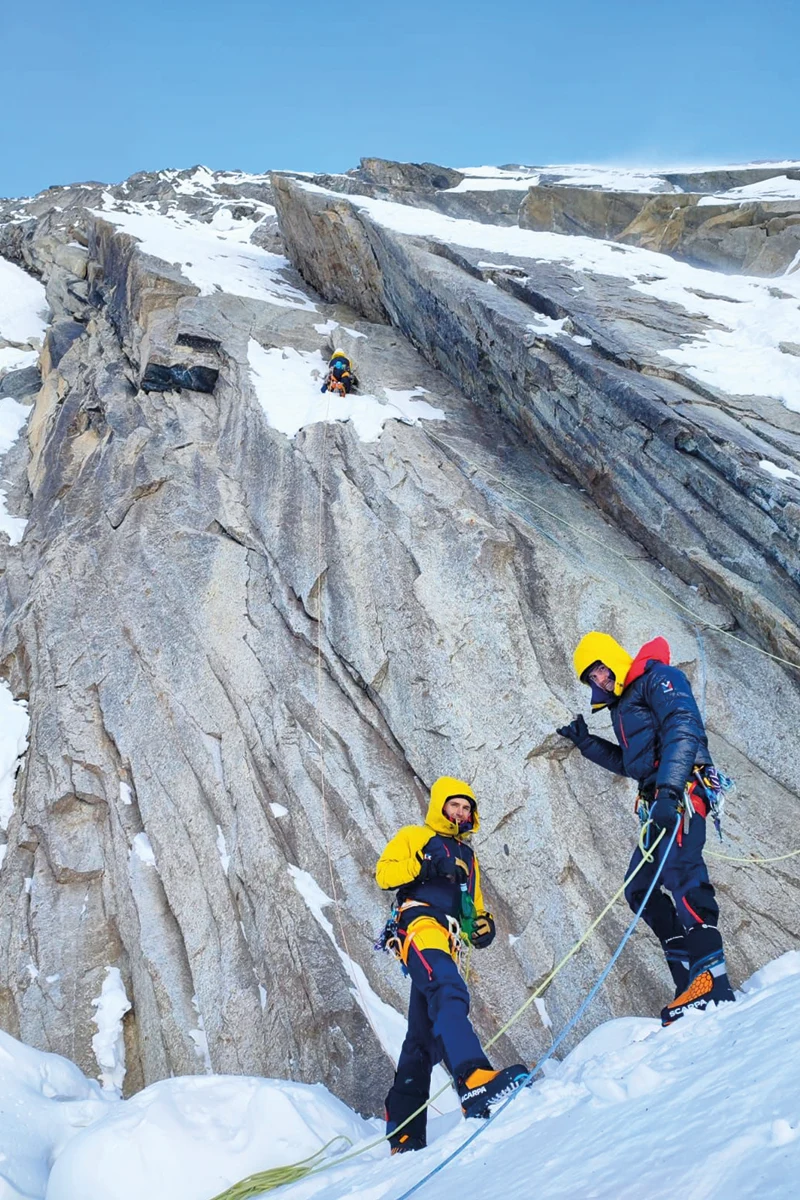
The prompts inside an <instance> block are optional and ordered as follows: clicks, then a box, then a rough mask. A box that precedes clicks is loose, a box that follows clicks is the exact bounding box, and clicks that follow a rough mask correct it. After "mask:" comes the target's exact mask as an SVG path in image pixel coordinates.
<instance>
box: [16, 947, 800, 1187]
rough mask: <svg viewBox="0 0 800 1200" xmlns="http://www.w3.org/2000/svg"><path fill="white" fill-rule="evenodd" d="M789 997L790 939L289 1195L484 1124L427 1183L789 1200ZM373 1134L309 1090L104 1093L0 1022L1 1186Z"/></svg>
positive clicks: (229, 1158) (114, 1181) (240, 1081)
mask: <svg viewBox="0 0 800 1200" xmlns="http://www.w3.org/2000/svg"><path fill="white" fill-rule="evenodd" d="M799 1009H800V952H792V953H789V954H785V955H783V957H782V958H779V959H776V960H775V961H774V962H772V963H769V964H768V965H767V966H766V967H764V968H763V969H762V970H761V971H759V972H758V973H757V974H756V975H754V976H753V978H752V979H751V980H749V981H748V982H747V983H746V984H745V985H744V988H743V991H742V992H741V993H739V999H738V1003H737V1004H736V1005H727V1006H725V1007H723V1008H721V1009H717V1010H716V1011H713V1012H709V1013H705V1014H691V1015H689V1016H687V1017H685V1018H684V1019H683V1020H682V1021H680V1022H678V1023H677V1024H676V1025H674V1026H672V1027H670V1028H668V1029H662V1028H661V1026H660V1024H659V1022H658V1021H656V1020H653V1019H650V1018H645V1017H622V1018H620V1019H618V1020H615V1021H609V1022H607V1023H606V1024H605V1025H602V1026H600V1027H599V1028H597V1029H595V1030H594V1031H593V1032H592V1033H590V1034H589V1036H588V1037H587V1038H585V1039H584V1041H583V1042H581V1043H580V1044H579V1045H578V1046H577V1047H576V1048H575V1050H573V1052H572V1053H571V1054H570V1055H569V1056H568V1057H567V1058H566V1059H565V1060H564V1061H563V1062H561V1063H556V1062H553V1063H550V1064H548V1065H547V1068H546V1075H545V1077H544V1078H542V1079H540V1080H539V1081H538V1082H537V1083H536V1084H535V1085H534V1086H533V1087H532V1088H530V1089H528V1090H526V1091H524V1092H522V1093H521V1094H520V1095H519V1096H518V1097H517V1098H516V1099H515V1100H514V1101H513V1102H512V1103H511V1104H510V1105H509V1106H508V1108H507V1109H506V1110H505V1111H504V1112H503V1113H502V1114H501V1115H500V1116H499V1117H498V1118H497V1119H496V1120H495V1121H493V1122H492V1123H491V1124H489V1125H486V1126H476V1125H475V1124H474V1123H472V1122H470V1123H469V1125H467V1124H466V1123H465V1122H464V1121H462V1120H461V1118H460V1116H459V1115H458V1114H457V1113H447V1114H445V1115H444V1116H440V1117H434V1118H433V1120H432V1121H431V1123H430V1131H429V1132H430V1142H431V1144H430V1145H429V1147H428V1149H427V1150H425V1151H422V1152H420V1153H418V1154H411V1155H406V1156H403V1157H402V1158H394V1159H391V1160H390V1159H389V1156H388V1149H387V1147H386V1145H385V1144H381V1145H379V1146H376V1147H373V1148H372V1149H370V1150H367V1151H366V1153H365V1154H364V1155H363V1157H359V1158H357V1159H355V1160H354V1161H352V1162H350V1163H347V1164H345V1165H343V1166H341V1167H330V1168H329V1169H327V1170H325V1171H323V1172H322V1173H320V1174H318V1175H314V1176H312V1177H310V1178H308V1179H306V1180H303V1181H301V1182H300V1183H297V1184H295V1185H293V1186H292V1187H291V1188H287V1189H286V1190H284V1191H282V1192H281V1193H280V1194H281V1195H284V1196H287V1197H291V1200H311V1198H312V1197H313V1198H315V1200H338V1198H340V1197H346V1196H358V1197H359V1198H360V1200H400V1197H402V1196H403V1195H404V1193H405V1192H407V1191H408V1190H409V1189H410V1188H412V1187H414V1185H415V1184H416V1183H417V1182H418V1181H420V1180H422V1179H423V1177H424V1176H426V1175H427V1174H428V1172H430V1171H431V1170H432V1169H433V1168H434V1167H436V1166H437V1165H439V1164H440V1163H442V1162H443V1160H444V1159H445V1158H447V1157H448V1155H449V1154H450V1153H451V1152H452V1151H453V1150H454V1149H456V1148H457V1147H458V1146H459V1145H461V1144H462V1143H463V1142H464V1141H465V1140H466V1138H467V1137H468V1136H469V1135H470V1134H471V1133H473V1132H474V1130H475V1128H476V1127H478V1128H481V1129H482V1130H483V1132H482V1133H481V1135H480V1136H479V1137H478V1138H477V1139H476V1140H475V1141H474V1142H473V1143H472V1145H470V1146H469V1148H468V1149H467V1150H466V1151H465V1153H464V1154H463V1155H462V1156H460V1157H459V1158H457V1159H455V1160H454V1161H453V1162H451V1163H449V1164H448V1165H447V1166H445V1167H444V1168H443V1169H442V1171H441V1172H440V1173H439V1174H437V1175H435V1176H434V1177H433V1178H432V1179H430V1180H427V1181H426V1182H425V1183H424V1185H423V1187H422V1188H421V1189H420V1192H419V1193H418V1194H421V1195H424V1196H425V1198H426V1200H452V1197H453V1196H461V1195H470V1196H476V1197H484V1196H486V1197H489V1196H503V1197H504V1198H505V1200H528V1198H529V1197H530V1196H532V1195H535V1196H536V1197H537V1200H751V1198H752V1200H755V1198H756V1197H757V1198H758V1200H788V1198H789V1197H793V1196H795V1195H796V1194H797V1190H798V1189H797V1178H798V1172H800V1088H798V1084H797V1080H798V1073H799V1072H800V1033H798V1028H797V1012H798V1010H799ZM380 1132H381V1127H380V1123H379V1122H378V1121H375V1120H371V1121H364V1120H362V1119H361V1118H360V1117H358V1116H356V1114H354V1113H352V1112H351V1111H350V1110H349V1109H347V1108H346V1107H345V1105H343V1104H342V1103H341V1102H340V1101H338V1100H336V1099H335V1098H334V1097H333V1096H331V1095H330V1094H329V1093H328V1092H327V1091H326V1089H325V1088H324V1087H322V1086H321V1085H319V1084H317V1085H306V1084H294V1083H288V1082H284V1081H281V1080H258V1079H250V1078H233V1077H228V1076H211V1077H207V1076H191V1077H187V1078H183V1079H171V1080H163V1081H162V1082H160V1083H156V1084H153V1085H152V1086H151V1087H149V1088H146V1089H145V1090H144V1091H143V1092H140V1093H139V1094H138V1095H137V1096H135V1097H134V1098H133V1099H131V1100H115V1099H113V1098H112V1097H111V1096H109V1095H108V1094H107V1093H105V1094H104V1093H103V1092H102V1091H101V1089H100V1087H99V1085H98V1084H96V1083H93V1082H90V1081H89V1080H87V1079H86V1078H85V1077H84V1076H83V1075H82V1074H81V1072H80V1071H78V1069H77V1068H76V1067H74V1066H73V1065H72V1064H71V1063H68V1062H67V1061H66V1060H65V1059H62V1058H59V1057H58V1056H57V1055H52V1054H44V1053H41V1052H40V1051H36V1050H31V1049H29V1048H27V1047H25V1046H22V1045H21V1044H20V1043H19V1042H15V1041H14V1039H13V1038H11V1037H9V1035H8V1034H4V1033H0V1200H22V1198H23V1197H24V1198H25V1200H78V1198H80V1200H111V1198H112V1197H113V1200H141V1198H142V1197H147V1200H210V1198H211V1197H212V1196H214V1195H215V1194H216V1193H217V1192H219V1191H220V1190H221V1189H222V1188H224V1187H227V1186H229V1185H230V1184H231V1183H233V1182H234V1181H236V1180H237V1179H239V1178H242V1177H243V1176H245V1175H247V1174H250V1173H252V1172H254V1171H261V1170H266V1169H268V1168H270V1167H275V1166H282V1165H286V1164H288V1163H290V1162H293V1161H297V1160H299V1159H302V1158H304V1157H306V1156H308V1155H310V1154H313V1153H314V1152H316V1151H318V1150H320V1149H321V1147H322V1146H324V1144H325V1143H326V1142H327V1141H329V1140H330V1139H331V1138H334V1137H337V1136H339V1137H344V1138H346V1139H349V1141H350V1142H351V1143H352V1144H353V1145H354V1146H356V1147H357V1146H358V1145H362V1146H367V1145H368V1144H369V1143H370V1142H371V1141H374V1139H375V1137H376V1135H379V1134H380ZM346 1148H347V1147H346V1145H345V1143H344V1142H341V1143H339V1144H338V1145H337V1146H335V1147H332V1148H331V1150H330V1151H328V1155H329V1157H330V1155H331V1153H335V1154H339V1153H341V1152H342V1151H343V1150H344V1149H346ZM51 1165H52V1169H51ZM415 1194H417V1193H415Z"/></svg>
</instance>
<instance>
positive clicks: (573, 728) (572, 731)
mask: <svg viewBox="0 0 800 1200" xmlns="http://www.w3.org/2000/svg"><path fill="white" fill-rule="evenodd" d="M556 733H560V734H561V736H562V737H565V738H569V740H570V741H571V742H572V744H573V746H578V747H580V746H581V744H582V743H583V742H585V741H586V739H587V738H589V737H591V734H590V733H589V727H588V725H587V724H586V722H585V721H584V719H583V717H582V716H580V715H579V716H577V717H576V718H575V720H574V721H572V722H571V723H570V724H569V725H562V726H561V727H560V728H559V729H557V730H556Z"/></svg>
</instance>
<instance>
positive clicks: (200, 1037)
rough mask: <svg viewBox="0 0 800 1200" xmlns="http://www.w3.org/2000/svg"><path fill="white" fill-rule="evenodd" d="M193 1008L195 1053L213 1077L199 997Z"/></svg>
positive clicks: (194, 1000) (193, 1003) (207, 1072)
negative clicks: (195, 1026)
mask: <svg viewBox="0 0 800 1200" xmlns="http://www.w3.org/2000/svg"><path fill="white" fill-rule="evenodd" d="M217 828H219V826H218V827H217ZM192 1008H193V1009H194V1011H195V1012H196V1013H197V1028H196V1029H190V1030H189V1037H190V1038H191V1039H192V1041H193V1042H194V1052H195V1054H196V1055H197V1057H198V1058H199V1059H200V1061H201V1062H202V1064H203V1070H204V1071H205V1073H206V1075H212V1074H213V1070H214V1069H213V1067H212V1065H211V1054H210V1052H209V1049H208V1036H207V1034H206V1026H205V1021H204V1020H203V1014H202V1013H201V1012H200V1004H199V1002H198V999H197V996H192Z"/></svg>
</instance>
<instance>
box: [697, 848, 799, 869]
mask: <svg viewBox="0 0 800 1200" xmlns="http://www.w3.org/2000/svg"><path fill="white" fill-rule="evenodd" d="M703 853H704V854H705V855H706V856H707V857H708V858H720V859H722V860H723V862H732V863H743V864H744V863H749V864H750V865H751V866H761V865H763V864H765V863H776V862H785V861H786V859H787V858H796V857H797V855H798V854H800V850H790V851H789V853H788V854H776V855H775V857H774V858H759V857H758V856H757V855H748V854H745V855H742V856H741V857H739V856H737V855H734V854H718V853H717V852H716V851H715V850H704V851H703Z"/></svg>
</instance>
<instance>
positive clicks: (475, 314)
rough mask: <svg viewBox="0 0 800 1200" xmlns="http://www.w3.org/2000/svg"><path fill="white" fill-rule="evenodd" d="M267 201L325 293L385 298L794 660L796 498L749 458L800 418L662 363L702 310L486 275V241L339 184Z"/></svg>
mask: <svg viewBox="0 0 800 1200" xmlns="http://www.w3.org/2000/svg"><path fill="white" fill-rule="evenodd" d="M275 196H276V201H277V204H278V211H279V216H280V221H281V228H282V231H283V234H284V238H285V240H286V244H287V247H288V249H289V253H290V256H291V257H292V259H293V261H294V262H295V263H296V265H297V266H298V268H299V269H300V270H301V271H302V273H303V275H304V276H305V277H306V278H307V279H308V280H309V282H311V283H312V284H313V285H314V286H315V287H316V288H317V289H319V290H320V292H321V293H322V294H323V295H326V294H330V293H332V294H335V295H336V296H337V298H338V299H340V300H343V301H348V302H349V303H351V304H353V305H358V304H359V303H360V302H361V297H366V300H367V302H368V304H369V311H370V312H372V313H376V312H380V309H381V307H382V308H383V309H384V310H385V311H386V312H387V313H388V314H389V316H390V319H391V320H392V321H393V322H394V323H395V324H396V325H397V326H398V327H399V328H400V329H401V330H402V331H403V333H404V334H406V336H408V337H410V338H411V339H412V340H413V341H414V343H415V344H416V345H417V346H419V347H421V348H423V350H424V352H425V353H426V355H427V356H428V357H429V358H430V359H431V361H432V362H434V363H435V364H436V365H437V366H438V367H440V368H441V369H442V370H443V371H445V372H446V373H447V374H448V375H449V377H450V378H451V380H452V381H453V383H455V384H457V385H459V386H461V387H463V388H464V389H465V390H466V391H468V392H469V393H470V394H472V395H473V396H474V397H475V398H476V399H477V400H479V401H481V402H482V403H484V404H485V405H487V406H489V407H495V408H497V407H499V408H500V410H501V411H502V412H504V413H505V414H506V415H507V416H508V417H509V418H510V419H511V421H512V422H513V423H514V424H515V425H516V427H517V428H518V429H519V430H520V431H521V432H522V433H524V434H526V435H527V436H529V437H531V438H532V439H533V440H535V442H536V444H538V445H540V446H543V447H544V448H545V449H546V451H547V453H548V454H549V455H551V456H552V458H553V460H554V461H555V462H557V463H558V465H559V467H560V468H561V469H563V470H564V471H566V472H567V473H568V474H569V475H570V476H571V477H572V478H573V479H574V480H575V481H576V482H578V483H579V484H581V485H582V486H584V487H586V489H587V491H588V492H589V493H590V495H592V497H593V498H594V499H595V500H596V502H597V503H598V504H599V505H600V507H601V508H602V509H603V510H604V511H606V512H608V513H609V514H610V515H612V516H613V517H614V518H615V519H616V520H618V521H619V522H620V523H621V524H622V525H623V526H624V527H625V528H626V529H627V531H628V532H629V533H631V534H632V535H633V536H634V537H636V538H637V539H638V540H640V541H641V542H642V543H643V544H644V545H645V546H646V547H647V548H648V550H649V551H650V552H651V553H653V554H654V555H655V556H656V557H657V558H658V559H659V561H661V562H662V563H664V564H665V565H667V566H669V568H670V569H671V570H674V571H676V572H677V573H678V574H680V575H681V576H682V577H683V578H684V579H685V580H686V581H687V582H689V583H691V584H699V583H701V582H702V583H703V584H704V585H705V586H707V587H708V588H709V589H711V591H712V594H714V595H716V596H718V597H719V598H720V599H721V600H722V601H723V603H724V604H725V605H726V606H730V607H731V609H732V611H733V612H734V613H735V614H736V617H737V619H738V620H739V621H741V623H742V624H743V626H744V627H745V628H746V629H748V631H749V632H751V633H752V634H753V635H754V636H757V637H759V638H760V640H761V641H762V642H763V643H764V644H766V645H767V646H769V647H770V648H771V649H773V650H774V651H775V652H777V653H779V654H786V655H788V656H789V657H794V656H796V654H797V651H798V649H800V604H799V603H798V592H797V584H798V582H799V581H800V558H798V527H797V517H798V507H797V496H796V493H795V490H794V488H793V487H792V489H791V493H787V495H786V497H785V499H784V501H783V503H778V504H776V503H775V502H774V500H773V498H772V490H771V487H770V486H769V485H767V486H768V490H769V492H770V499H769V501H767V500H766V497H765V495H764V493H763V491H762V489H763V488H764V477H763V472H761V471H760V470H759V469H758V463H759V462H760V461H761V460H762V459H765V458H768V457H769V455H770V454H771V453H772V452H773V450H774V446H775V445H776V444H780V445H782V446H783V448H784V450H785V451H786V452H787V453H789V454H791V455H792V456H794V455H795V454H796V451H797V445H798V443H797V441H796V439H797V435H798V433H800V419H798V417H797V415H796V414H794V413H790V412H788V411H786V410H784V409H782V408H781V406H779V405H776V404H774V403H769V405H768V411H769V413H770V416H771V418H772V420H773V421H774V422H775V426H774V427H772V428H768V427H767V425H766V424H765V422H764V421H763V420H762V419H761V418H760V415H759V412H758V405H757V403H756V402H755V401H753V402H751V406H752V407H751V406H747V407H745V409H744V411H742V408H743V406H742V405H741V404H740V403H737V401H736V400H735V399H734V398H730V397H727V396H725V395H722V394H720V393H718V392H717V393H714V392H712V391H710V390H709V389H708V388H704V387H701V386H699V385H698V384H697V382H696V381H695V380H693V379H692V378H691V376H690V375H689V374H688V373H686V372H681V371H679V370H675V371H668V370H667V369H666V367H665V364H664V360H663V359H659V350H660V349H661V347H662V346H665V345H666V344H667V342H668V340H670V339H671V340H672V342H673V344H674V339H675V338H676V337H677V338H678V339H680V338H689V337H691V336H693V335H696V334H697V332H698V331H701V330H702V327H703V323H702V322H701V323H700V325H699V326H698V324H697V318H696V317H693V316H692V315H691V314H689V313H687V312H685V311H682V310H680V309H678V308H677V307H676V306H670V305H663V306H662V307H661V311H660V312H659V313H658V314H655V313H654V312H653V309H652V302H650V301H648V299H647V298H646V297H640V296H639V295H638V294H637V292H635V291H633V290H632V289H631V287H630V283H629V281H627V280H625V281H624V282H621V281H620V280H618V279H614V278H612V277H609V276H605V277H603V276H600V277H594V278H593V277H592V275H590V274H586V273H585V272H582V271H577V272H576V271H574V269H572V270H571V269H570V268H569V267H568V266H565V265H564V264H563V263H558V264H557V265H555V266H553V265H552V264H547V263H541V262H536V263H534V262H532V261H530V260H525V259H523V258H520V257H517V258H512V259H511V261H510V263H509V262H508V261H506V262H505V263H504V264H503V266H502V267H501V269H498V270H493V269H492V268H491V266H490V265H489V264H487V263H486V262H484V261H482V260H484V259H485V257H486V252H485V251H484V252H481V251H480V250H471V249H464V248H460V247H459V246H458V245H457V244H456V245H454V246H450V245H443V244H442V243H440V242H437V240H436V239H435V238H434V239H429V240H425V241H421V240H419V239H414V238H409V237H407V236H404V235H403V234H397V233H395V232H394V231H392V230H391V229H389V228H387V227H386V226H385V225H381V224H380V223H379V222H378V221H376V220H373V219H371V218H370V216H369V214H368V213H367V212H366V211H365V210H363V209H359V208H357V207H355V206H354V205H353V204H352V203H351V202H349V201H347V200H343V199H341V198H339V197H333V196H327V197H326V196H324V195H321V194H319V193H317V192H310V191H306V190H304V189H303V188H302V187H300V186H299V185H297V184H294V183H292V182H291V181H288V180H275ZM343 228H346V229H347V253H346V254H342V253H341V240H340V236H339V231H340V230H341V229H343ZM453 237H454V238H456V239H457V237H458V231H457V230H453ZM507 257H508V256H506V258H507ZM443 314H446V319H443ZM556 319H560V320H565V319H566V320H568V321H569V323H570V324H569V331H570V333H571V335H572V336H570V337H567V338H563V339H554V338H552V337H548V336H546V334H545V330H546V328H547V322H548V321H554V320H556ZM537 326H538V327H540V328H541V332H542V334H543V336H541V337H537V336H536V333H537ZM642 327H644V328H645V329H647V334H646V335H645V336H642ZM575 337H577V338H578V339H583V341H585V342H589V346H585V345H581V344H580V341H578V342H577V343H576V342H575V340H574V338H575ZM709 401H711V403H709ZM793 461H794V459H793ZM656 511H657V512H658V514H659V515H658V518H657V520H655V521H654V513H655V512H656Z"/></svg>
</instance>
